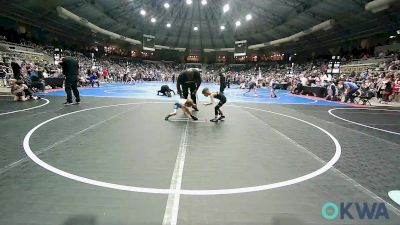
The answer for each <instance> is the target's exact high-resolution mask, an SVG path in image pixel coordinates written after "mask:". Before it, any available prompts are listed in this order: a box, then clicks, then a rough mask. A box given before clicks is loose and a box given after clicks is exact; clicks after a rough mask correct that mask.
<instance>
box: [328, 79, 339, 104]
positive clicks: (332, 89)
mask: <svg viewBox="0 0 400 225" xmlns="http://www.w3.org/2000/svg"><path fill="white" fill-rule="evenodd" d="M326 89H327V92H328V96H326V100H328V101H338V100H339V98H338V93H339V92H338V89H337V87H336V85H335V82H333V80H330V81H329V85H328V86H327V87H326Z"/></svg>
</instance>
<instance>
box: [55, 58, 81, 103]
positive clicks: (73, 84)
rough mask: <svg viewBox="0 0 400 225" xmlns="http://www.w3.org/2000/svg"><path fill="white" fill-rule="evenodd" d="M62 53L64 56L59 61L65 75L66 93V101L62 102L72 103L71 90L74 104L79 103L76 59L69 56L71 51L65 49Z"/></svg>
mask: <svg viewBox="0 0 400 225" xmlns="http://www.w3.org/2000/svg"><path fill="white" fill-rule="evenodd" d="M64 54H65V56H66V57H64V58H63V59H62V62H60V65H61V67H62V70H63V74H64V76H65V93H66V94H67V101H66V102H65V103H64V104H65V105H71V104H72V93H71V91H72V92H73V93H74V96H75V102H76V104H79V103H80V102H81V99H80V97H79V91H78V81H79V79H78V76H79V64H78V61H76V59H74V58H72V57H71V52H69V51H65V52H64Z"/></svg>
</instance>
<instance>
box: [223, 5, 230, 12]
mask: <svg viewBox="0 0 400 225" xmlns="http://www.w3.org/2000/svg"><path fill="white" fill-rule="evenodd" d="M222 10H223V11H224V13H226V12H228V11H229V4H225V5H224V7H223V8H222Z"/></svg>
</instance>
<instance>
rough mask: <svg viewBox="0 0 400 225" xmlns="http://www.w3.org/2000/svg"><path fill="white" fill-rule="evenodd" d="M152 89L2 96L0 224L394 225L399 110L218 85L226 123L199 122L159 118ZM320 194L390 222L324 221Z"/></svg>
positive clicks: (399, 219) (206, 110)
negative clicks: (377, 212) (73, 96)
mask: <svg viewBox="0 0 400 225" xmlns="http://www.w3.org/2000/svg"><path fill="white" fill-rule="evenodd" d="M170 86H172V84H170ZM206 86H207V87H211V88H212V89H214V90H217V89H216V88H217V86H213V85H207V84H203V85H202V87H206ZM159 87H160V83H143V84H138V85H121V84H111V85H106V86H103V87H100V88H86V89H81V93H82V96H84V97H83V102H82V104H80V105H72V106H63V105H62V103H63V102H64V101H65V97H63V95H64V93H63V91H62V90H59V91H55V92H51V93H49V94H47V95H46V96H43V97H44V99H42V100H39V101H31V102H24V103H15V102H12V101H11V97H9V96H3V95H2V96H0V124H1V127H2V128H3V132H2V136H1V137H2V138H1V147H0V151H1V154H0V205H1V208H0V224H1V225H3V224H4V225H16V224H18V225H19V224H29V225H31V224H32V225H33V224H34V225H47V224H49V225H125V224H138V225H153V224H160V225H161V224H179V225H203V224H204V225H211V224H218V225H259V224H263V225H264V224H265V225H305V224H307V225H308V224H313V225H314V224H315V225H316V224H351V225H353V224H354V225H358V224H368V225H378V224H379V225H381V224H388V225H398V224H400V205H398V204H397V203H396V202H395V201H393V200H392V199H391V198H389V196H388V192H390V191H395V190H399V189H400V173H399V169H400V154H399V151H400V138H399V136H400V109H399V108H373V109H371V108H354V107H349V106H348V105H343V104H338V103H331V102H326V101H323V100H315V99H308V98H303V97H298V96H291V95H290V94H289V93H287V92H284V91H280V92H279V93H278V95H279V97H280V98H279V99H270V98H269V90H268V89H262V90H259V91H258V95H257V96H254V95H253V94H248V95H246V96H243V95H242V93H243V90H239V89H229V90H227V91H226V96H227V97H228V103H227V104H226V105H225V106H224V107H223V112H224V113H225V114H226V117H227V118H226V120H225V121H223V122H220V123H217V124H215V123H211V122H209V119H211V118H212V117H213V107H206V106H203V105H201V106H200V111H199V112H197V113H196V115H197V116H198V117H199V118H200V120H199V121H198V122H190V121H187V120H186V119H185V118H184V117H183V116H182V115H178V116H176V117H175V118H173V119H171V121H164V116H165V115H167V114H168V113H169V112H171V110H172V103H173V101H174V100H175V99H176V97H175V98H172V99H168V98H165V97H157V96H156V95H155V93H156V90H157V89H158V88H159ZM3 94H4V93H3ZM4 95H6V94H4ZM199 97H200V96H199ZM201 100H202V101H203V102H204V101H205V100H207V99H205V98H204V97H201ZM327 202H333V203H335V204H336V205H337V206H340V203H351V202H352V203H359V204H363V203H364V202H366V203H367V204H368V205H369V206H372V205H373V203H384V204H385V207H386V208H387V212H388V215H389V218H388V219H386V218H384V217H379V218H378V219H371V220H369V219H367V218H364V219H360V218H359V215H358V214H357V210H356V209H355V206H353V207H352V208H350V210H349V211H350V212H351V214H352V215H353V217H354V219H349V218H348V217H345V218H344V219H341V218H340V213H339V216H338V217H337V218H335V219H333V220H327V219H325V218H323V217H322V212H321V209H322V207H323V206H324V204H325V203H327ZM370 208H371V207H370Z"/></svg>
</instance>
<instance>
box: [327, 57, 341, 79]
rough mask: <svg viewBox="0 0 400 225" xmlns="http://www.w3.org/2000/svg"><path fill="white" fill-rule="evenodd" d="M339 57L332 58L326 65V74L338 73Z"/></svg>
mask: <svg viewBox="0 0 400 225" xmlns="http://www.w3.org/2000/svg"><path fill="white" fill-rule="evenodd" d="M340 64H341V61H340V56H332V60H331V61H329V63H328V70H327V71H326V73H327V74H331V75H336V74H339V73H340Z"/></svg>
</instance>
